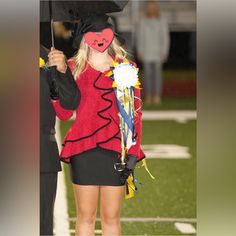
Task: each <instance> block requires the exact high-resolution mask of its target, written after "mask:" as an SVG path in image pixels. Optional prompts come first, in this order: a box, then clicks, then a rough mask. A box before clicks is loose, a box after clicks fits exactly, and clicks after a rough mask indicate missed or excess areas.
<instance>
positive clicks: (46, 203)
mask: <svg viewBox="0 0 236 236" xmlns="http://www.w3.org/2000/svg"><path fill="white" fill-rule="evenodd" d="M56 190H57V172H55V173H40V235H53V210H54V203H55V198H56Z"/></svg>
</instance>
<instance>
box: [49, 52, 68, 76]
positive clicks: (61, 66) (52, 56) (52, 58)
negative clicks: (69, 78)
mask: <svg viewBox="0 0 236 236" xmlns="http://www.w3.org/2000/svg"><path fill="white" fill-rule="evenodd" d="M48 64H49V66H56V67H57V70H58V71H59V72H61V73H66V69H67V65H66V57H65V55H64V53H63V52H62V51H59V50H56V49H55V48H51V52H50V53H49V54H48Z"/></svg>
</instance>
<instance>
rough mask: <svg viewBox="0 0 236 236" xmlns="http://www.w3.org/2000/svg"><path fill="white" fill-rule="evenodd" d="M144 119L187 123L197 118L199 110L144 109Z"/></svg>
mask: <svg viewBox="0 0 236 236" xmlns="http://www.w3.org/2000/svg"><path fill="white" fill-rule="evenodd" d="M142 118H143V120H175V121H176V122H178V123H185V122H187V121H188V120H196V119H197V112H196V111H194V110H189V111H188V110H183V111H143V116H142Z"/></svg>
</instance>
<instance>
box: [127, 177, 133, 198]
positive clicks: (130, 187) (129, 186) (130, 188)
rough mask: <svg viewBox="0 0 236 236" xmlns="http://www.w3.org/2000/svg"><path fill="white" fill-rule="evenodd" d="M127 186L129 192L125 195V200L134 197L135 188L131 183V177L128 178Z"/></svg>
mask: <svg viewBox="0 0 236 236" xmlns="http://www.w3.org/2000/svg"><path fill="white" fill-rule="evenodd" d="M127 184H128V191H129V192H128V193H125V200H127V199H130V198H132V197H134V191H135V186H134V183H133V181H132V177H131V176H129V177H128V179H127Z"/></svg>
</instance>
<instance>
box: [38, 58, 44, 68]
mask: <svg viewBox="0 0 236 236" xmlns="http://www.w3.org/2000/svg"><path fill="white" fill-rule="evenodd" d="M44 66H45V61H44V60H43V58H41V57H40V58H39V67H40V68H41V67H44Z"/></svg>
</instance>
